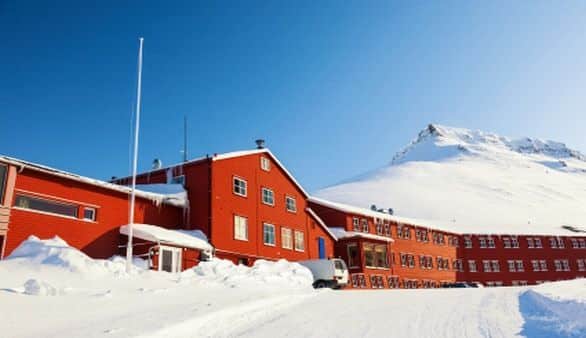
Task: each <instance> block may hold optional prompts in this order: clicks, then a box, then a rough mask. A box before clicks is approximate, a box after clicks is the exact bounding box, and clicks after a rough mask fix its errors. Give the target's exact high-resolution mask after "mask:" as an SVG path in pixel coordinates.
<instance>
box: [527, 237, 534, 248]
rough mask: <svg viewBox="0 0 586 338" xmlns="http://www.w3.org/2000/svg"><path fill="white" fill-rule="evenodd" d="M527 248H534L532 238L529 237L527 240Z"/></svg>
mask: <svg viewBox="0 0 586 338" xmlns="http://www.w3.org/2000/svg"><path fill="white" fill-rule="evenodd" d="M527 247H528V248H529V249H533V248H534V247H535V246H534V245H533V238H531V237H529V238H527Z"/></svg>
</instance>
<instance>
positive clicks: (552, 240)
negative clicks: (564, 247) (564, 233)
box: [549, 237, 558, 249]
mask: <svg viewBox="0 0 586 338" xmlns="http://www.w3.org/2000/svg"><path fill="white" fill-rule="evenodd" d="M549 246H550V247H551V248H552V249H557V247H558V241H556V239H555V238H553V237H550V238H549Z"/></svg>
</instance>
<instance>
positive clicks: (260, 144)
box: [254, 139, 265, 149]
mask: <svg viewBox="0 0 586 338" xmlns="http://www.w3.org/2000/svg"><path fill="white" fill-rule="evenodd" d="M254 143H256V149H263V148H264V147H265V140H263V139H258V140H256V141H254Z"/></svg>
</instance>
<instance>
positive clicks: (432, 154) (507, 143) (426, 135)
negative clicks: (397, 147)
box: [391, 123, 586, 164]
mask: <svg viewBox="0 0 586 338" xmlns="http://www.w3.org/2000/svg"><path fill="white" fill-rule="evenodd" d="M503 151H505V152H515V153H518V154H525V155H543V156H547V157H551V158H554V159H559V160H561V159H567V158H574V159H577V160H580V161H584V162H586V156H584V155H583V154H582V153H580V152H579V151H577V150H574V149H570V148H568V147H567V146H566V145H565V144H564V143H561V142H556V141H549V140H542V139H536V138H530V137H524V138H520V139H509V138H507V137H504V136H499V135H497V134H494V133H487V132H483V131H480V130H470V129H465V128H456V127H448V126H443V125H440V124H434V123H432V124H429V125H428V126H427V127H426V128H425V129H423V130H422V131H420V132H419V134H418V135H417V138H416V139H415V140H413V141H412V142H411V143H409V145H407V147H405V148H404V149H403V150H401V151H400V152H398V153H397V154H396V155H395V156H394V157H393V159H392V161H391V164H398V163H403V162H407V161H438V160H442V159H446V158H448V157H450V158H451V157H454V156H458V155H465V154H484V155H490V154H491V153H492V154H494V153H499V152H503Z"/></svg>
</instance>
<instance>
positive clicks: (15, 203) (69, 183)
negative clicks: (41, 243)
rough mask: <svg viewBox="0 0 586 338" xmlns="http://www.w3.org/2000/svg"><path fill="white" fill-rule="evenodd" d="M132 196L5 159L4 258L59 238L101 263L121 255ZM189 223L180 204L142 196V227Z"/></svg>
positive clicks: (0, 163) (0, 165)
mask: <svg viewBox="0 0 586 338" xmlns="http://www.w3.org/2000/svg"><path fill="white" fill-rule="evenodd" d="M129 193H130V189H128V188H126V187H121V186H118V185H115V184H111V183H107V182H102V181H98V180H94V179H90V178H87V177H82V176H78V175H74V174H70V173H66V172H62V171H58V170H55V169H51V168H48V167H44V166H40V165H36V164H33V163H29V162H25V161H21V160H16V159H12V158H8V157H0V258H1V257H5V256H7V255H9V254H10V253H11V252H12V250H14V248H16V247H17V246H18V245H19V244H20V243H21V242H22V241H24V240H25V239H27V238H28V237H29V236H31V235H34V236H37V237H40V238H51V237H54V236H59V237H61V238H63V239H64V240H66V241H67V242H68V243H69V244H70V245H72V246H73V247H76V248H78V249H80V250H82V251H83V252H85V253H86V254H88V255H90V256H92V257H95V258H108V257H111V256H112V255H115V254H119V253H120V244H123V243H125V242H124V241H121V235H120V233H119V229H120V226H122V225H125V224H127V223H128V217H129V216H128V198H129ZM183 218H184V217H183V206H182V204H181V203H180V201H177V200H173V199H168V198H166V197H165V196H163V195H159V194H152V193H146V192H137V199H136V213H135V220H134V221H135V222H136V223H149V224H156V225H159V226H162V227H167V228H172V229H177V228H181V227H182V226H183V221H184V220H183ZM121 242H122V243H121Z"/></svg>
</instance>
